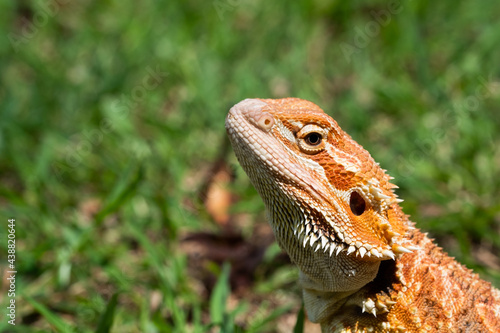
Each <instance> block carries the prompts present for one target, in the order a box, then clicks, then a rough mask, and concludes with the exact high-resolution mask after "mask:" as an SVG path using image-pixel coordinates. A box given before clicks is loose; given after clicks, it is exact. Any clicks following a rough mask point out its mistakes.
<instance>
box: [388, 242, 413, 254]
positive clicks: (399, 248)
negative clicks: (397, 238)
mask: <svg viewBox="0 0 500 333" xmlns="http://www.w3.org/2000/svg"><path fill="white" fill-rule="evenodd" d="M392 251H394V252H395V253H411V250H409V249H407V248H406V247H404V246H401V245H398V244H394V245H393V246H392Z"/></svg>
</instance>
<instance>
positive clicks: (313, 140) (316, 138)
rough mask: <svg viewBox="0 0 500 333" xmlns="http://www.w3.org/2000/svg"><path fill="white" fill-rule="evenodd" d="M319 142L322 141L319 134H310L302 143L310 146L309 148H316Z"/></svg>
mask: <svg viewBox="0 0 500 333" xmlns="http://www.w3.org/2000/svg"><path fill="white" fill-rule="evenodd" d="M321 140H323V137H322V136H321V134H319V133H316V132H312V133H309V134H307V135H306V137H305V138H304V141H305V142H306V143H307V144H308V145H310V146H317V145H319V144H320V143H321Z"/></svg>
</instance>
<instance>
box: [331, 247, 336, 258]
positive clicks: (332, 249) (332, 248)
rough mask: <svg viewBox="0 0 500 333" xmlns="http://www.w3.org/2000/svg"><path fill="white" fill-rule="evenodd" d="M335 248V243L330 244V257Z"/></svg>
mask: <svg viewBox="0 0 500 333" xmlns="http://www.w3.org/2000/svg"><path fill="white" fill-rule="evenodd" d="M335 248H336V246H335V244H331V245H330V257H331V256H332V253H333V251H335Z"/></svg>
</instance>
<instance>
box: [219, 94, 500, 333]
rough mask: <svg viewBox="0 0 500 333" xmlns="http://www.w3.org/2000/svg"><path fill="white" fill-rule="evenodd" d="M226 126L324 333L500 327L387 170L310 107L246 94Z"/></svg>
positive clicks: (489, 292) (487, 296)
mask: <svg viewBox="0 0 500 333" xmlns="http://www.w3.org/2000/svg"><path fill="white" fill-rule="evenodd" d="M226 129H227V132H228V135H229V137H230V140H231V143H232V145H233V148H234V150H235V153H236V156H237V158H238V160H239V162H240V164H241V165H242V167H243V169H244V170H245V172H246V173H247V174H248V176H249V177H250V180H251V181H252V184H253V185H254V186H255V188H256V189H257V191H258V192H259V194H260V196H261V197H262V199H263V201H264V203H265V205H266V209H267V213H268V217H269V222H270V224H271V226H272V228H273V231H274V233H275V235H276V239H277V241H278V243H279V245H280V246H281V248H282V249H284V250H285V251H286V252H287V253H288V254H289V256H290V258H291V259H292V261H293V262H294V263H295V264H296V265H297V266H298V268H299V270H300V280H299V283H300V285H301V287H302V289H303V297H304V304H305V307H306V310H307V313H308V316H309V319H310V320H311V321H313V322H317V323H320V324H321V327H322V331H323V332H500V291H499V290H497V289H495V288H493V287H492V286H491V285H490V283H488V282H486V281H483V280H481V279H480V278H479V277H478V276H477V275H476V274H473V273H472V271H470V270H468V269H467V268H465V267H464V266H462V265H460V264H459V263H458V262H456V261H455V260H454V259H453V258H450V257H449V256H448V255H447V254H445V253H444V252H443V251H442V249H441V248H439V247H437V246H436V245H435V244H433V242H432V240H431V239H429V238H428V237H427V235H426V234H424V233H422V232H421V231H420V230H418V229H416V228H414V225H413V223H412V222H410V221H409V220H408V216H407V215H405V214H404V213H403V212H402V210H401V208H400V206H399V204H398V203H399V202H400V200H399V199H397V196H396V194H395V193H394V192H393V190H394V188H396V186H395V185H393V184H391V183H390V180H391V178H390V177H389V176H388V175H387V174H386V173H385V170H383V169H381V168H380V167H379V165H378V163H375V161H374V160H373V159H372V157H371V156H370V154H369V153H368V152H367V151H366V150H364V149H363V147H361V146H360V145H358V144H357V143H356V142H355V141H354V140H352V139H351V137H350V136H349V135H347V134H346V133H345V132H343V131H342V130H341V129H340V127H339V126H338V125H337V123H336V122H335V121H334V120H333V119H332V118H331V117H329V116H328V115H327V114H325V113H324V112H323V110H321V109H320V108H319V107H318V106H316V105H315V104H313V103H311V102H308V101H305V100H301V99H297V98H285V99H278V100H271V99H247V100H244V101H242V102H240V103H238V104H237V105H235V106H234V107H233V108H232V109H231V111H230V112H229V114H228V116H227V118H226Z"/></svg>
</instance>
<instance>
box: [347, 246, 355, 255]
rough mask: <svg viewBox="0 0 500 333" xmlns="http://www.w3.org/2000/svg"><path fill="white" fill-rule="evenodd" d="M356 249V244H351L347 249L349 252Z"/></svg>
mask: <svg viewBox="0 0 500 333" xmlns="http://www.w3.org/2000/svg"><path fill="white" fill-rule="evenodd" d="M355 250H356V247H355V246H354V245H351V246H349V248H348V249H347V254H351V253H353V252H354V251H355Z"/></svg>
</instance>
